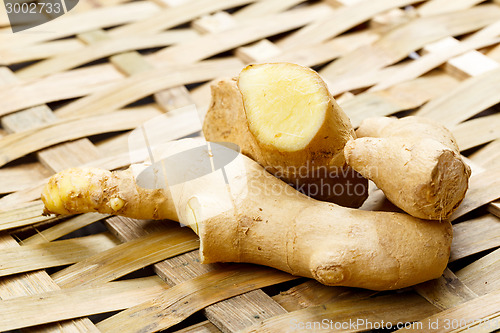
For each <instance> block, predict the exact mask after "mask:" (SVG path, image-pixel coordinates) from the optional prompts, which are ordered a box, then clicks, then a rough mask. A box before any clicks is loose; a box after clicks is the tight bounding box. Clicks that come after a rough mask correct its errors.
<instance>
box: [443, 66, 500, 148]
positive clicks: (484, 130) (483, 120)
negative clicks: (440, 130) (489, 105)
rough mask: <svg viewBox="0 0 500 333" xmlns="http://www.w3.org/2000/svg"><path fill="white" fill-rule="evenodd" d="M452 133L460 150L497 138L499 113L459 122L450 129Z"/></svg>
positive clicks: (499, 128) (499, 124) (499, 126)
mask: <svg viewBox="0 0 500 333" xmlns="http://www.w3.org/2000/svg"><path fill="white" fill-rule="evenodd" d="M499 76H500V75H499ZM499 93H500V91H499ZM478 128H480V129H481V131H478V130H477V129H478ZM452 133H453V135H454V136H455V139H457V144H458V147H459V148H460V150H461V151H463V150H467V149H470V148H473V147H476V146H479V145H482V144H485V143H488V142H490V141H494V140H496V139H499V138H500V113H496V114H493V115H491V116H485V117H480V118H476V119H472V120H469V121H466V122H464V123H461V124H459V125H457V126H456V127H455V128H453V129H452Z"/></svg>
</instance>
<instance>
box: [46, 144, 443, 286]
mask: <svg viewBox="0 0 500 333" xmlns="http://www.w3.org/2000/svg"><path fill="white" fill-rule="evenodd" d="M178 143H179V144H180V145H183V146H184V147H185V149H186V150H188V149H191V148H193V147H198V146H200V145H202V144H203V143H200V142H199V141H196V140H189V139H185V140H181V141H179V142H178ZM200 154H205V155H207V156H208V155H210V153H209V152H208V151H206V152H200ZM202 157H203V156H202ZM225 170H226V174H227V177H228V181H229V187H230V188H231V191H229V192H228V191H226V190H225V189H226V185H225V183H224V179H223V178H222V176H221V173H220V170H219V171H218V172H214V173H212V174H210V175H208V176H204V177H199V178H197V179H194V180H191V181H189V182H188V183H186V184H181V185H176V186H179V187H178V188H177V190H179V189H180V191H181V192H177V194H178V196H177V197H175V198H172V197H170V196H169V195H165V192H164V191H163V190H161V191H162V192H154V191H156V190H153V192H151V193H150V192H144V191H151V190H144V189H141V188H140V187H137V186H136V185H135V184H134V176H133V174H132V172H127V171H124V172H118V173H115V175H116V176H113V174H112V173H109V172H107V171H102V170H99V169H78V168H76V169H69V170H66V171H62V172H60V173H58V174H57V175H55V176H54V177H53V178H52V179H51V180H50V181H49V184H47V186H46V188H45V189H44V192H43V195H42V200H43V201H44V203H45V205H46V211H47V212H53V213H59V214H75V213H83V212H87V211H88V212H93V211H98V212H101V213H116V214H119V215H124V216H129V217H135V218H144V219H151V218H157V219H163V218H166V219H176V220H178V221H180V222H182V223H183V224H185V225H188V226H190V227H191V228H192V229H193V230H194V231H195V232H196V233H197V234H198V235H199V237H200V255H201V259H202V262H204V263H212V262H248V263H255V264H262V265H266V266H271V267H274V268H277V269H280V270H283V271H286V272H289V273H291V274H294V275H300V276H305V277H309V278H314V279H316V280H318V281H319V282H321V283H323V284H326V285H332V286H351V287H360V288H368V289H374V290H388V289H397V288H403V287H407V286H410V285H413V284H417V283H420V282H424V281H427V280H430V279H434V278H437V277H439V276H440V275H441V274H442V272H443V270H444V269H445V268H446V265H447V262H448V257H449V253H450V245H451V239H452V235H451V233H452V229H451V224H450V223H449V222H448V221H443V222H434V221H426V220H420V219H418V218H415V217H412V216H409V215H406V214H400V213H392V212H370V211H361V210H356V209H350V208H345V207H341V206H338V205H335V204H332V203H327V202H322V201H317V200H315V199H312V198H310V197H307V196H305V195H303V194H301V193H299V192H297V191H296V190H294V189H293V188H291V187H290V186H288V185H287V184H285V183H284V182H283V181H281V180H279V179H277V178H276V177H274V176H272V175H271V174H269V173H268V172H266V171H265V170H264V169H263V168H262V166H260V165H259V164H258V163H256V162H254V161H253V160H251V159H249V158H248V157H246V156H244V155H241V154H239V155H238V157H237V158H236V159H235V160H233V161H232V162H231V163H229V164H228V165H227V166H225ZM186 172H188V171H186ZM115 177H116V180H114V179H115ZM118 179H119V181H118ZM121 182H123V183H124V184H125V185H121V184H120V183H121ZM171 193H176V192H175V191H174V192H171ZM142 195H146V196H145V197H142ZM147 195H149V196H147ZM110 198H111V199H114V198H120V200H123V205H121V208H119V209H118V210H116V211H115V212H113V204H112V203H110V201H111V200H110ZM173 200H174V201H176V204H175V206H174V204H173ZM175 207H177V208H178V211H179V216H177V214H176V209H175Z"/></svg>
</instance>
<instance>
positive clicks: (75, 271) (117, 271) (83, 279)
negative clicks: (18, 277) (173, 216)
mask: <svg viewBox="0 0 500 333" xmlns="http://www.w3.org/2000/svg"><path fill="white" fill-rule="evenodd" d="M198 246H199V241H198V238H197V237H196V236H195V235H194V234H193V233H192V232H191V230H189V229H188V228H171V229H170V230H169V231H168V232H160V233H156V234H152V235H150V236H145V237H143V238H139V239H137V240H133V241H130V242H126V243H123V244H120V245H118V246H116V247H114V248H112V249H109V250H107V251H104V252H101V253H99V254H96V255H94V256H91V257H89V258H87V259H85V260H83V261H80V262H79V263H77V264H75V265H73V266H70V267H68V268H65V269H63V270H61V271H58V272H56V273H54V274H53V275H52V279H53V280H54V281H55V282H56V283H57V284H58V285H59V286H61V287H63V288H71V287H75V286H80V285H95V284H99V283H103V282H108V281H112V280H115V279H117V278H119V277H121V276H124V275H126V274H128V273H130V272H133V271H135V270H138V269H140V268H143V267H145V266H148V265H151V264H154V263H155V262H158V261H161V260H164V259H166V258H169V257H173V256H176V255H178V254H181V253H185V252H187V251H191V250H193V249H196V248H198Z"/></svg>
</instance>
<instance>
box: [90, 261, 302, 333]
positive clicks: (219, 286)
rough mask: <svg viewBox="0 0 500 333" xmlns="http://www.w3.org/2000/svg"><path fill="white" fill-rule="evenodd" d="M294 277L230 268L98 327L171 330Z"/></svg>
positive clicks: (254, 268)
mask: <svg viewBox="0 0 500 333" xmlns="http://www.w3.org/2000/svg"><path fill="white" fill-rule="evenodd" d="M293 279H295V277H293V276H291V275H289V274H286V273H283V272H280V271H276V270H273V269H269V268H264V267H260V266H246V265H231V266H229V267H228V268H226V269H223V270H218V271H214V272H211V273H206V274H204V275H201V276H199V277H197V278H194V279H191V280H189V281H186V282H183V283H181V284H179V285H177V286H174V287H172V288H170V289H169V290H167V291H165V292H164V293H162V294H161V295H160V296H159V297H158V298H156V299H154V300H152V301H150V302H145V303H143V304H141V305H139V306H136V307H132V308H130V309H127V310H125V311H122V312H120V313H118V314H116V315H114V316H112V317H110V318H108V319H106V320H104V321H101V322H100V323H98V324H97V327H98V328H99V330H100V331H101V332H122V331H123V330H124V329H126V330H127V331H128V332H143V333H146V332H155V331H159V330H162V329H165V328H168V327H171V326H173V325H175V324H177V323H179V322H181V321H182V320H183V319H185V318H187V317H188V316H190V315H191V314H193V313H194V312H196V311H198V310H201V309H203V308H205V307H206V306H209V305H211V304H214V303H216V302H218V301H221V300H224V299H227V298H230V297H233V296H236V295H239V294H242V293H245V292H248V291H251V290H254V289H259V288H262V287H265V286H269V285H273V284H277V283H281V282H285V281H290V280H293Z"/></svg>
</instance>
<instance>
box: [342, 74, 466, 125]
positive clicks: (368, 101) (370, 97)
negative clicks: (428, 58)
mask: <svg viewBox="0 0 500 333" xmlns="http://www.w3.org/2000/svg"><path fill="white" fill-rule="evenodd" d="M457 84H458V83H457V81H456V80H455V79H454V78H452V77H450V76H449V75H446V74H443V73H440V72H437V73H430V74H429V75H425V76H423V77H420V78H418V79H415V80H413V81H409V82H404V83H401V84H398V85H396V86H393V87H391V88H389V89H387V90H383V91H377V92H371V93H362V94H359V95H356V96H355V97H353V98H352V99H349V100H347V101H346V102H344V103H342V105H341V106H342V108H343V109H344V111H345V112H346V113H347V115H348V116H349V118H350V119H351V123H352V125H353V126H354V127H358V126H359V124H360V123H361V121H363V119H365V118H368V117H376V116H387V115H390V114H394V113H396V112H398V111H403V110H409V109H413V108H417V107H419V106H421V105H422V104H424V103H425V102H427V101H429V100H431V99H433V98H435V97H437V96H439V95H441V94H443V93H445V92H446V91H449V90H450V89H453V88H454V87H456V86H457Z"/></svg>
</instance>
